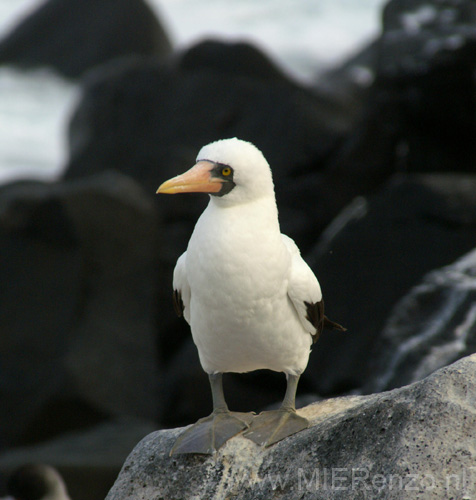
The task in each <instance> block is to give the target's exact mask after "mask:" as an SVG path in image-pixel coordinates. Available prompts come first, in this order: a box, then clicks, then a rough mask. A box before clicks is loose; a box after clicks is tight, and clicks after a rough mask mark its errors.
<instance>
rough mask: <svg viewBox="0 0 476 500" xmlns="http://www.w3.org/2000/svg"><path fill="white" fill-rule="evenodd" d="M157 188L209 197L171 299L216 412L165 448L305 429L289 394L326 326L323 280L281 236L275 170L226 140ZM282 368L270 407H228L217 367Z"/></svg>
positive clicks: (246, 147) (211, 448)
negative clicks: (279, 397) (255, 410)
mask: <svg viewBox="0 0 476 500" xmlns="http://www.w3.org/2000/svg"><path fill="white" fill-rule="evenodd" d="M158 192H159V193H169V194H175V193H188V192H203V193H208V194H210V202H209V204H208V206H207V208H206V209H205V211H204V212H203V213H202V215H201V216H200V218H199V220H198V222H197V224H196V226H195V229H194V231H193V234H192V236H191V238H190V242H189V244H188V248H187V251H186V252H185V253H184V254H182V255H181V257H180V258H179V259H178V261H177V265H176V267H175V270H174V279H173V286H174V303H175V306H176V310H177V312H178V313H179V314H182V313H183V315H184V317H185V319H186V320H187V322H188V323H189V324H190V327H191V330H192V336H193V340H194V342H195V344H196V346H197V348H198V353H199V356H200V362H201V364H202V367H203V369H204V370H205V371H206V372H207V373H208V374H209V379H210V384H211V390H212V396H213V412H212V414H211V415H210V416H209V417H206V418H203V419H200V420H199V421H198V422H197V423H196V424H194V425H193V426H192V427H190V428H189V429H187V430H186V431H185V432H184V433H183V434H182V435H181V436H180V437H179V438H178V439H177V441H176V443H175V445H174V447H173V448H172V451H171V454H175V453H213V452H215V451H216V450H217V449H218V448H219V447H220V446H222V445H223V444H224V443H225V442H226V441H227V440H228V439H230V438H231V437H233V436H234V435H236V434H237V433H240V432H242V431H244V434H243V435H244V436H245V437H247V438H248V439H251V440H252V441H254V442H255V443H258V444H264V445H266V446H269V445H271V444H273V443H276V442H278V441H279V440H281V439H284V438H285V437H287V436H289V435H291V434H293V433H295V432H299V431H301V430H303V429H305V428H307V426H308V424H309V422H308V421H307V420H306V419H305V418H303V417H301V416H299V415H297V414H296V410H295V395H296V389H297V384H298V380H299V376H300V375H301V373H302V372H303V371H304V370H305V368H306V365H307V363H308V359H309V353H310V348H311V344H312V341H313V337H314V338H315V339H316V338H317V336H318V335H319V333H320V332H321V330H322V329H323V327H324V326H331V327H334V328H337V329H341V330H343V328H342V327H341V326H340V325H338V324H336V323H333V322H332V321H329V320H328V319H327V318H326V317H325V316H324V302H323V300H322V294H321V288H320V286H319V283H318V281H317V279H316V277H315V276H314V274H313V272H312V271H311V269H310V268H309V266H308V265H307V264H306V263H305V262H304V260H303V259H302V257H301V254H300V252H299V249H298V247H297V246H296V244H295V243H294V241H293V240H291V239H290V238H288V237H287V236H285V235H283V234H281V232H280V229H279V222H278V210H277V207H276V200H275V194H274V185H273V180H272V175H271V170H270V168H269V165H268V163H267V161H266V160H265V158H264V156H263V154H262V153H261V151H259V150H258V149H257V148H256V147H255V146H254V145H253V144H250V143H249V142H245V141H241V140H238V139H226V140H222V141H217V142H214V143H212V144H209V145H207V146H205V147H204V148H202V149H201V151H200V152H199V154H198V157H197V163H196V165H195V166H194V167H192V168H191V169H190V170H189V171H188V172H185V173H184V174H182V175H179V176H177V177H174V178H173V179H170V180H168V181H166V182H164V183H163V184H162V185H161V186H160V188H159V190H158ZM263 368H265V369H269V370H274V371H278V372H284V373H285V374H286V378H287V389H286V394H285V396H284V399H283V402H282V405H281V407H280V409H279V410H276V411H274V412H263V413H261V414H260V415H258V416H256V415H253V414H251V413H250V414H243V413H236V412H230V410H229V409H228V406H227V404H226V402H225V397H224V394H223V386H222V373H225V372H238V373H242V372H248V371H253V370H258V369H263Z"/></svg>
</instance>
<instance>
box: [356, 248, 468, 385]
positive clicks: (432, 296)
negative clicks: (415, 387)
mask: <svg viewBox="0 0 476 500" xmlns="http://www.w3.org/2000/svg"><path fill="white" fill-rule="evenodd" d="M474 352H476V250H473V251H472V252H470V253H469V254H467V255H465V256H464V257H462V258H461V259H459V260H457V261H456V262H455V263H454V264H451V265H449V266H446V267H443V268H442V269H438V270H436V271H433V272H431V273H430V274H428V275H426V276H425V278H424V279H423V281H422V283H421V284H419V285H418V286H416V287H415V288H413V289H412V290H411V291H410V292H409V293H408V294H407V295H406V296H405V297H404V298H403V299H402V300H401V301H400V302H398V303H397V304H396V306H395V307H394V310H393V314H392V315H391V316H390V318H389V320H388V321H387V324H386V326H385V329H384V330H383V332H382V335H381V336H380V338H379V340H378V343H377V345H376V347H375V349H374V352H373V355H372V359H373V360H374V362H373V363H372V367H373V370H372V372H373V373H372V375H371V377H370V384H369V385H368V386H366V388H365V390H366V391H368V392H375V391H383V390H388V389H393V388H395V387H400V386H402V385H405V384H409V383H412V382H416V381H417V380H421V379H423V378H424V377H426V376H427V375H428V374H430V373H432V372H434V371H435V370H437V369H439V368H441V367H443V366H446V365H449V364H450V363H453V362H454V361H456V360H457V359H460V358H462V357H464V356H467V355H469V354H472V353H474Z"/></svg>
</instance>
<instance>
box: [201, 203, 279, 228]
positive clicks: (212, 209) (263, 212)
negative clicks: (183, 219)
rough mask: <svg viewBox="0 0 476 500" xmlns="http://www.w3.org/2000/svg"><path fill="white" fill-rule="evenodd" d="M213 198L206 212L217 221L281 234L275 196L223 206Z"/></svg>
mask: <svg viewBox="0 0 476 500" xmlns="http://www.w3.org/2000/svg"><path fill="white" fill-rule="evenodd" d="M220 201H221V200H219V199H215V198H214V197H211V200H210V203H209V204H208V207H207V209H206V211H207V212H208V216H209V217H211V218H214V219H215V220H219V219H223V221H225V222H226V224H227V225H237V226H241V227H243V226H244V225H245V224H246V225H247V227H248V228H255V229H256V230H257V231H266V232H268V233H269V232H277V233H279V234H280V228H279V220H278V208H277V206H276V199H275V197H274V196H263V197H260V198H258V199H256V200H253V201H248V202H246V203H240V204H233V205H231V204H230V205H228V204H223V203H221V202H220Z"/></svg>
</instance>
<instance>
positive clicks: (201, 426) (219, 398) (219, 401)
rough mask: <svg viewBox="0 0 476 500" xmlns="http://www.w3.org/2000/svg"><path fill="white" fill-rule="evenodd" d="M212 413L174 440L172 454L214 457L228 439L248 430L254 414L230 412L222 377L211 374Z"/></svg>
mask: <svg viewBox="0 0 476 500" xmlns="http://www.w3.org/2000/svg"><path fill="white" fill-rule="evenodd" d="M209 380H210V386H211V389H212V398H213V412H212V413H211V415H209V416H208V417H205V418H201V419H200V420H198V421H197V422H196V423H195V424H193V425H192V426H190V427H189V428H188V429H186V430H185V431H184V432H183V433H182V434H181V435H180V436H179V437H178V438H177V440H176V441H175V443H174V445H173V447H172V449H171V450H170V455H178V454H181V453H201V454H206V455H212V454H213V453H215V452H216V451H217V450H218V449H219V448H220V447H221V446H223V445H224V444H225V443H226V442H227V441H228V440H229V439H231V438H232V437H233V436H236V435H237V434H238V433H240V432H241V431H242V430H244V429H247V428H248V427H249V425H250V422H251V420H252V418H253V414H252V413H241V412H231V411H230V410H229V409H228V406H227V404H226V401H225V396H224V394H223V381H222V374H221V373H216V374H210V375H209Z"/></svg>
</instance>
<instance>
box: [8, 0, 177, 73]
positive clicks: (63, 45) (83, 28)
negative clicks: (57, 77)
mask: <svg viewBox="0 0 476 500" xmlns="http://www.w3.org/2000/svg"><path fill="white" fill-rule="evenodd" d="M170 51H171V44H170V41H169V40H168V37H167V35H166V33H165V30H164V28H163V27H162V26H161V25H160V23H159V21H158V20H157V18H156V17H155V15H154V13H153V12H152V10H151V9H150V7H149V5H148V4H147V3H146V2H145V1H144V0H81V2H77V1H76V0H47V1H46V2H43V3H41V5H40V6H39V7H38V8H37V9H36V10H34V11H33V12H31V13H30V14H29V15H28V16H27V17H26V18H25V19H23V20H22V21H21V22H20V23H19V24H18V26H16V27H15V28H14V29H13V30H12V31H11V33H9V34H8V35H7V36H6V37H5V38H4V39H3V40H2V41H0V64H13V65H16V66H19V67H21V68H38V67H48V68H52V69H54V70H56V71H57V72H58V73H59V74H61V75H64V76H66V77H70V78H76V77H79V76H81V75H82V74H83V73H85V72H86V71H87V70H88V69H90V68H92V67H94V66H96V65H98V64H101V63H104V62H106V61H109V60H111V59H114V58H117V57H123V56H130V55H151V56H152V55H153V56H157V57H164V56H166V55H168V54H169V53H170Z"/></svg>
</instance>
